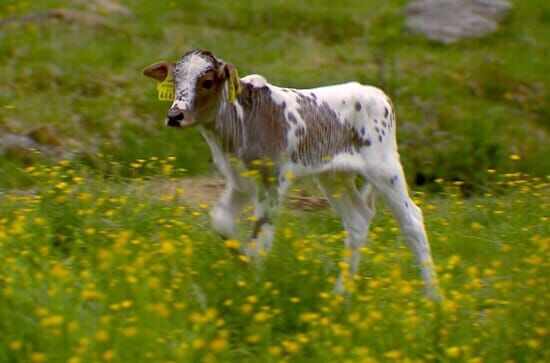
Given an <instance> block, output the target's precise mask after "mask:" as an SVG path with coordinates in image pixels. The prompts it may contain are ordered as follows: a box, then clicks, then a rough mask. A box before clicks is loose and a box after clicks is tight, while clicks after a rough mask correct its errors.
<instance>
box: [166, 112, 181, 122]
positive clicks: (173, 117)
mask: <svg viewBox="0 0 550 363" xmlns="http://www.w3.org/2000/svg"><path fill="white" fill-rule="evenodd" d="M168 119H169V120H170V121H180V120H183V112H182V111H180V110H170V111H168Z"/></svg>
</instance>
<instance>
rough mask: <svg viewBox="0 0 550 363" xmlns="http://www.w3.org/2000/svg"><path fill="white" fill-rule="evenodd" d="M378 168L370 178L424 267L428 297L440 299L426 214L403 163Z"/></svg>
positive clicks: (379, 165)
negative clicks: (415, 198) (412, 191)
mask: <svg viewBox="0 0 550 363" xmlns="http://www.w3.org/2000/svg"><path fill="white" fill-rule="evenodd" d="M376 165H378V166H377V167H375V168H370V169H369V170H368V172H367V175H366V177H367V179H368V180H369V181H371V182H372V183H373V184H374V186H375V188H376V190H377V191H378V192H379V193H380V194H381V195H382V196H383V197H384V199H385V200H386V202H387V203H388V205H389V207H390V209H391V211H392V213H393V215H394V216H395V218H396V219H397V222H398V224H399V227H400V229H401V233H403V236H404V238H405V241H406V242H407V244H408V246H409V248H410V249H411V250H412V252H413V253H414V257H415V259H416V262H417V264H418V265H419V267H420V271H421V275H422V278H423V280H424V285H425V288H426V292H427V294H428V296H430V297H432V298H435V299H439V298H441V294H440V291H439V286H438V282H437V276H436V271H435V268H434V263H433V260H432V254H431V250H430V244H429V242H428V237H427V235H426V231H425V229H424V219H423V217H422V211H421V210H420V208H418V206H417V205H416V204H415V203H414V202H413V201H412V199H411V198H410V196H409V193H408V190H407V183H406V181H405V175H404V174H403V168H402V166H401V163H400V162H399V160H393V161H392V162H388V161H387V160H385V161H384V162H380V163H377V164H376Z"/></svg>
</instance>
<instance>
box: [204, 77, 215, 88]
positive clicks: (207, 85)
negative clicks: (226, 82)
mask: <svg viewBox="0 0 550 363" xmlns="http://www.w3.org/2000/svg"><path fill="white" fill-rule="evenodd" d="M213 84H214V82H212V81H211V80H209V79H207V80H206V81H204V82H202V88H206V89H210V88H212V85H213Z"/></svg>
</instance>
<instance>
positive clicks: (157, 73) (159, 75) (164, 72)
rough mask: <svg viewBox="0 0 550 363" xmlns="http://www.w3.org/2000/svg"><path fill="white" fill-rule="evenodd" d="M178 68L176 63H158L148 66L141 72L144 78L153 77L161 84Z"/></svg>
mask: <svg viewBox="0 0 550 363" xmlns="http://www.w3.org/2000/svg"><path fill="white" fill-rule="evenodd" d="M174 68H176V63H175V62H165V61H162V62H156V63H153V64H151V65H150V66H147V67H145V68H144V69H143V71H141V73H143V75H144V76H147V77H151V78H153V79H156V80H157V81H159V82H162V81H164V80H165V79H166V76H168V74H171V73H172V71H173V70H174Z"/></svg>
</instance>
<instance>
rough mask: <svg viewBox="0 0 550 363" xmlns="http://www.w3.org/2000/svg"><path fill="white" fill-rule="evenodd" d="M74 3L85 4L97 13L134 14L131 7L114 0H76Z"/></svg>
mask: <svg viewBox="0 0 550 363" xmlns="http://www.w3.org/2000/svg"><path fill="white" fill-rule="evenodd" d="M74 3H76V4H79V5H83V6H85V7H86V8H87V9H88V10H90V11H94V12H96V13H117V14H121V15H126V16H130V15H133V12H132V10H130V8H128V7H126V6H124V5H122V4H120V3H119V2H117V1H114V0H74Z"/></svg>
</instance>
